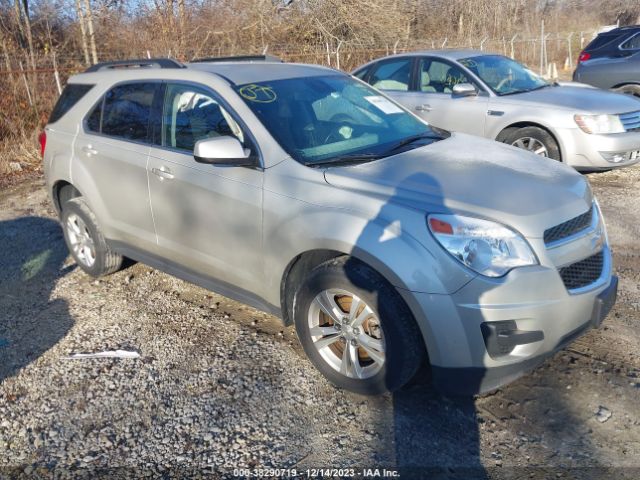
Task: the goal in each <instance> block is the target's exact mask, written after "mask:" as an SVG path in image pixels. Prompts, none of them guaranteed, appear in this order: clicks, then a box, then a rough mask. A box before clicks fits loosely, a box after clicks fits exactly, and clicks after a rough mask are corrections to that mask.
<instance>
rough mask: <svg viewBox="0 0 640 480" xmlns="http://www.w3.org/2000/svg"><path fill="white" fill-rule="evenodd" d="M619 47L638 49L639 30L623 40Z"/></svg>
mask: <svg viewBox="0 0 640 480" xmlns="http://www.w3.org/2000/svg"><path fill="white" fill-rule="evenodd" d="M620 48H622V49H623V50H640V32H639V33H636V34H635V35H633V36H632V37H631V38H629V39H628V40H627V41H625V42H624V43H623V44H622V45H620Z"/></svg>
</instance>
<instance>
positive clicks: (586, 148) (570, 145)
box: [556, 127, 640, 170]
mask: <svg viewBox="0 0 640 480" xmlns="http://www.w3.org/2000/svg"><path fill="white" fill-rule="evenodd" d="M556 133H557V137H558V140H559V141H560V149H561V151H562V158H563V160H564V162H565V163H566V164H567V165H571V166H572V167H574V168H577V169H589V170H603V169H610V168H618V167H626V166H629V165H633V164H634V163H637V162H638V161H640V155H637V156H636V157H635V158H632V157H628V159H627V160H625V161H621V162H617V163H613V162H609V161H607V160H606V159H605V157H604V156H603V153H605V154H614V153H623V152H624V153H629V152H638V151H640V132H626V133H616V134H609V135H595V134H588V133H585V132H583V131H582V130H580V129H579V128H577V127H576V128H564V129H558V131H557V132H556Z"/></svg>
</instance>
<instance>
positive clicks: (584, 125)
mask: <svg viewBox="0 0 640 480" xmlns="http://www.w3.org/2000/svg"><path fill="white" fill-rule="evenodd" d="M573 118H574V120H575V121H576V123H577V124H578V126H579V127H580V129H581V130H582V131H583V132H586V133H624V132H625V131H626V130H625V129H624V125H622V121H620V117H619V116H618V115H574V117H573Z"/></svg>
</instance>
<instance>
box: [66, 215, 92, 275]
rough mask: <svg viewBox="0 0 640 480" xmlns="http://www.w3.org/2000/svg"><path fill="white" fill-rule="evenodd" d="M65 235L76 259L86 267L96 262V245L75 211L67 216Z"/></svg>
mask: <svg viewBox="0 0 640 480" xmlns="http://www.w3.org/2000/svg"><path fill="white" fill-rule="evenodd" d="M66 229H67V237H68V238H69V243H70V244H71V249H72V250H73V253H74V254H75V256H76V258H77V259H78V261H80V262H82V264H83V265H85V266H87V267H92V266H93V264H94V263H95V262H96V247H95V243H94V241H93V238H91V234H90V233H89V229H88V228H87V225H86V224H85V223H84V221H83V220H82V218H80V217H79V216H78V215H76V214H75V213H73V214H71V215H69V216H68V217H67V224H66Z"/></svg>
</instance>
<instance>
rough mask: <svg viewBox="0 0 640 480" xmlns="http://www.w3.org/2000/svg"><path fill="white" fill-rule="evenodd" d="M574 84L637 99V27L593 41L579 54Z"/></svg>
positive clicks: (639, 63)
mask: <svg viewBox="0 0 640 480" xmlns="http://www.w3.org/2000/svg"><path fill="white" fill-rule="evenodd" d="M573 80H574V81H576V82H582V83H588V84H589V85H593V86H594V87H599V88H611V89H613V90H616V91H620V92H623V93H629V94H632V95H635V96H637V97H640V25H634V26H629V27H620V28H615V29H613V30H610V31H608V32H604V33H601V34H600V35H598V36H597V37H596V38H594V39H593V40H592V41H591V43H589V45H587V48H585V49H584V51H583V52H582V53H581V54H580V58H579V60H578V68H576V71H575V72H574V74H573Z"/></svg>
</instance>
